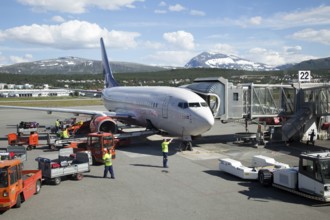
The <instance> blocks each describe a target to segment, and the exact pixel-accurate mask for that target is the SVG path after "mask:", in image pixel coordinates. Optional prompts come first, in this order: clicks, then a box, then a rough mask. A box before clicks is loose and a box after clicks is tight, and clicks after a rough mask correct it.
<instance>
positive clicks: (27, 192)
mask: <svg viewBox="0 0 330 220" xmlns="http://www.w3.org/2000/svg"><path fill="white" fill-rule="evenodd" d="M40 189H41V171H40V170H22V164H21V161H20V160H18V159H14V160H4V161H1V162H0V210H1V211H4V210H7V209H10V208H11V207H13V206H15V207H16V208H19V207H20V206H21V203H22V202H23V201H26V200H27V199H29V198H30V197H31V196H32V195H34V194H38V193H39V192H40Z"/></svg>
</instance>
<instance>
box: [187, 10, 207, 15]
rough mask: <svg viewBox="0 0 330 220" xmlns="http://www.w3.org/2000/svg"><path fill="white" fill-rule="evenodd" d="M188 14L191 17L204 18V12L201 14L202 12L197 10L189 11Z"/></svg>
mask: <svg viewBox="0 0 330 220" xmlns="http://www.w3.org/2000/svg"><path fill="white" fill-rule="evenodd" d="M190 14H191V15H194V16H205V12H203V11H198V10H191V11H190Z"/></svg>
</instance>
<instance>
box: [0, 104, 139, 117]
mask: <svg viewBox="0 0 330 220" xmlns="http://www.w3.org/2000/svg"><path fill="white" fill-rule="evenodd" d="M1 108H6V109H22V110H32V111H44V112H47V113H48V114H52V112H62V113H72V114H74V115H80V114H82V115H91V116H94V115H95V116H109V117H111V118H114V119H118V120H123V121H125V120H127V121H129V120H134V118H135V116H134V115H129V114H123V113H116V112H107V111H96V110H82V109H70V108H42V107H24V106H9V105H0V109H1Z"/></svg>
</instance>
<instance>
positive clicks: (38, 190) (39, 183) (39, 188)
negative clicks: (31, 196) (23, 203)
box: [35, 180, 41, 194]
mask: <svg viewBox="0 0 330 220" xmlns="http://www.w3.org/2000/svg"><path fill="white" fill-rule="evenodd" d="M40 190H41V181H40V180H38V181H37V182H36V193H35V194H39V193H40Z"/></svg>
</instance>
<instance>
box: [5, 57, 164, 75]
mask: <svg viewBox="0 0 330 220" xmlns="http://www.w3.org/2000/svg"><path fill="white" fill-rule="evenodd" d="M110 65H111V68H112V70H113V72H121V73H125V72H156V71H161V70H165V68H162V67H157V66H148V65H143V64H138V63H130V62H110ZM102 71H103V70H102V62H101V61H98V60H88V59H84V58H78V57H60V58H57V59H48V60H39V61H34V62H25V63H17V64H13V65H8V66H2V67H0V72H2V73H14V74H79V73H80V74H82V73H89V74H99V73H102Z"/></svg>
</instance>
